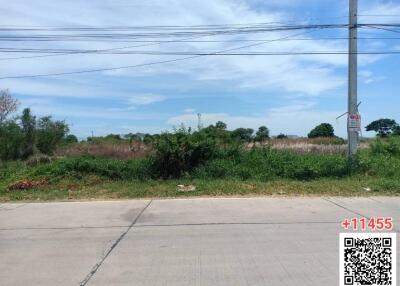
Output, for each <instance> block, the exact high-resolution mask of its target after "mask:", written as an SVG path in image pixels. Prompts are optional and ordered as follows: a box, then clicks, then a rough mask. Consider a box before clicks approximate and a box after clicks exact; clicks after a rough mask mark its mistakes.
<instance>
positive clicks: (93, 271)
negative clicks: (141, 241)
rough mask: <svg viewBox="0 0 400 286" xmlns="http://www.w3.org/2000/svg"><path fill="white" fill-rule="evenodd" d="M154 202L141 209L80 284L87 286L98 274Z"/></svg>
mask: <svg viewBox="0 0 400 286" xmlns="http://www.w3.org/2000/svg"><path fill="white" fill-rule="evenodd" d="M152 202H153V200H151V201H150V202H149V203H148V204H147V205H146V206H145V207H144V208H143V209H142V210H141V211H140V213H139V214H138V215H137V216H136V217H135V219H134V220H133V221H132V223H131V224H130V225H129V226H128V228H127V229H126V230H125V231H124V232H123V233H122V234H121V235H120V236H119V237H118V238H117V240H116V241H115V242H114V243H113V244H112V245H111V247H110V249H108V251H107V252H105V254H104V255H103V256H102V257H101V259H100V261H99V262H97V263H96V264H95V265H94V266H93V267H92V270H91V271H90V272H89V274H88V275H86V277H85V279H83V280H82V281H81V282H80V283H79V285H80V286H85V285H86V284H87V283H88V282H89V281H90V279H91V278H92V277H93V275H94V274H96V272H97V270H99V268H100V267H101V265H102V264H103V262H104V261H105V260H106V259H107V257H108V256H109V255H110V254H111V252H112V251H113V250H114V249H115V248H116V247H117V246H118V244H119V243H120V242H121V241H122V239H123V238H124V237H125V235H127V233H128V232H129V231H130V230H131V229H132V228H133V227H134V225H135V224H136V222H137V221H138V220H139V218H140V217H141V215H142V214H143V213H144V212H145V211H146V209H147V208H148V207H149V206H150V204H151V203H152Z"/></svg>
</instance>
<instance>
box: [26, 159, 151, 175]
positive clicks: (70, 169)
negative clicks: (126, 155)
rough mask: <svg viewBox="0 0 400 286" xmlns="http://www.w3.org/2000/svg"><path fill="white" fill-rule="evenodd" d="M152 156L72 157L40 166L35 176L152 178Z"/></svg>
mask: <svg viewBox="0 0 400 286" xmlns="http://www.w3.org/2000/svg"><path fill="white" fill-rule="evenodd" d="M151 166H152V161H151V159H150V158H146V159H136V160H126V161H120V160H113V159H100V158H95V157H90V156H82V157H70V158H64V159H60V160H56V161H53V162H51V163H50V164H48V165H42V166H39V167H38V168H37V169H36V170H35V172H34V175H35V176H45V177H50V178H64V177H75V178H80V177H82V176H83V175H85V174H92V175H97V176H100V177H104V178H107V179H111V180H134V179H138V180H144V179H150V178H152V173H151Z"/></svg>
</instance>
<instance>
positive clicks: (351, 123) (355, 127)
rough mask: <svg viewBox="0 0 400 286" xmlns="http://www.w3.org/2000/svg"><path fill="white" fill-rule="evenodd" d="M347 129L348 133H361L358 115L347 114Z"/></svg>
mask: <svg viewBox="0 0 400 286" xmlns="http://www.w3.org/2000/svg"><path fill="white" fill-rule="evenodd" d="M348 128H349V131H357V132H360V131H361V115H360V114H359V113H356V114H349V120H348Z"/></svg>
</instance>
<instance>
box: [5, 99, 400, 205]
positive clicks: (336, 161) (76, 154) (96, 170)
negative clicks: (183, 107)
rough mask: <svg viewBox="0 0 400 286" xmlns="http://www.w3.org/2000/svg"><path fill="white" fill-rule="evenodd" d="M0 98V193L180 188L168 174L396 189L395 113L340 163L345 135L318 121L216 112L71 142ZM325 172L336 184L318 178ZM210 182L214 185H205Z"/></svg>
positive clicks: (66, 194)
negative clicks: (231, 120)
mask: <svg viewBox="0 0 400 286" xmlns="http://www.w3.org/2000/svg"><path fill="white" fill-rule="evenodd" d="M4 98H6V99H7V104H4V105H3V106H5V108H3V109H4V110H5V112H3V116H2V117H1V116H0V118H3V119H1V120H2V121H1V122H0V159H1V160H0V200H9V199H33V198H42V199H55V198H58V199H59V198H64V199H65V198H70V197H71V196H72V197H73V198H86V197H90V196H92V195H94V196H95V197H96V196H97V197H98V196H99V192H100V191H102V192H103V193H105V194H107V196H108V197H140V196H150V195H152V194H153V195H157V196H170V195H179V193H177V192H176V190H175V189H174V188H173V186H175V187H176V184H177V182H191V183H194V184H196V185H198V186H200V188H198V189H200V193H196V194H198V195H207V194H209V195H216V194H218V195H221V194H250V193H255V194H267V193H268V194H269V193H275V192H274V191H273V190H272V189H271V188H272V186H275V187H276V186H277V184H278V185H279V184H283V185H282V186H281V187H280V188H278V189H281V190H283V191H282V192H288V191H290V192H293V191H294V190H295V186H298V188H299V189H302V190H303V192H305V193H307V191H306V190H307V187H306V186H309V188H310V192H312V193H323V192H324V189H321V190H320V191H319V192H318V191H317V187H318V186H320V187H321V188H326V189H328V190H331V191H332V192H334V193H335V194H336V193H339V194H340V193H341V189H345V190H346V192H347V191H349V190H351V188H352V187H354V188H361V187H362V188H365V190H364V191H360V192H361V193H365V192H369V190H374V191H377V192H378V191H379V192H389V193H390V194H400V136H397V135H396V134H397V133H396V132H397V131H396V130H397V129H396V128H397V125H396V124H395V122H394V121H393V122H392V121H390V122H389V121H387V120H386V121H385V122H386V123H387V122H389V123H393V124H394V125H392V127H391V128H392V129H391V133H390V134H389V133H388V134H386V135H385V136H382V134H379V130H380V129H377V130H378V131H377V132H378V135H379V136H378V138H377V139H374V140H372V141H371V142H369V143H368V142H367V143H363V148H362V150H361V151H360V152H359V154H358V155H357V158H356V159H355V160H354V161H352V163H351V164H349V161H348V160H347V158H346V156H345V154H344V150H345V146H346V145H345V141H344V140H343V139H341V138H338V137H336V136H335V135H334V130H333V127H332V126H331V125H329V124H326V123H323V124H321V125H319V126H317V127H316V128H314V129H313V130H312V131H311V132H310V134H309V137H310V138H309V139H304V138H303V139H289V138H288V137H287V136H286V135H284V134H280V135H279V136H277V138H270V134H269V129H268V128H267V127H266V126H261V127H260V128H259V129H258V130H257V131H256V132H254V130H253V129H250V128H238V129H235V130H232V131H230V130H228V129H227V125H226V124H225V123H224V122H217V123H216V124H215V125H210V126H208V127H206V128H202V129H201V130H196V131H192V130H191V129H190V128H185V127H184V126H181V127H180V128H178V129H176V130H174V132H172V133H163V134H156V135H150V134H141V133H137V134H132V133H130V134H127V135H118V134H110V135H107V136H104V137H93V136H92V137H89V138H88V139H87V140H86V141H82V142H78V138H77V137H76V136H74V135H72V134H69V128H68V125H67V124H66V123H65V122H63V121H57V120H53V119H52V118H51V117H42V118H36V117H35V116H34V115H32V113H31V111H30V110H29V109H25V110H23V112H22V114H21V116H18V117H15V118H10V114H11V113H12V111H13V110H15V109H16V106H17V102H13V101H12V99H10V97H4ZM0 107H1V105H0ZM0 113H1V110H0ZM381 123H382V122H381ZM381 123H379V124H378V123H377V124H375V125H376V126H378V125H379V126H381V125H382V124H383V123H382V124H381ZM317 147H318V148H317ZM54 155H56V156H54ZM213 182H214V183H213ZM222 182H225V185H224V184H223V183H222ZM328 182H331V183H332V184H336V186H330V187H327V184H328ZM174 184H175V185H174ZM118 186H119V187H120V188H121V190H118V189H117V188H118ZM129 186H130V187H131V190H132V191H131V190H130V189H129ZM137 186H142V188H143V191H141V190H139V189H138V187H137ZM211 186H213V187H216V188H218V190H213V191H211V190H209V189H206V188H207V187H211ZM248 186H256V187H248ZM288 186H290V187H288ZM230 187H231V188H236V189H230ZM336 187H337V188H341V189H335V188H336ZM18 188H21V190H20V191H19V190H18ZM100 189H102V190H100ZM133 190H134V191H133ZM112 192H115V195H113V194H112ZM121 192H122V193H121ZM360 192H355V194H359V193H360ZM77 194H79V195H77ZM346 194H347V193H346Z"/></svg>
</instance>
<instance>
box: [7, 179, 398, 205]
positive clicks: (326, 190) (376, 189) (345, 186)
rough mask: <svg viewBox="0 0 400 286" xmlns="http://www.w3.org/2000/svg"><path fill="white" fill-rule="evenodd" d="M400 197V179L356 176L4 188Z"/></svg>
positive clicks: (53, 196)
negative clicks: (189, 188)
mask: <svg viewBox="0 0 400 286" xmlns="http://www.w3.org/2000/svg"><path fill="white" fill-rule="evenodd" d="M178 184H193V185H195V186H196V191H194V192H190V193H186V192H180V191H178V189H177V185H178ZM377 195H379V196H382V195H388V196H398V195H400V182H399V180H396V179H376V178H370V177H363V176H358V177H352V178H344V179H318V180H313V181H308V182H304V181H303V182H302V181H295V180H274V181H271V182H259V181H251V180H250V181H240V180H232V179H224V180H201V179H194V180H179V181H178V180H167V181H156V180H151V181H136V180H135V181H110V180H101V179H100V178H97V177H93V176H90V177H87V178H85V180H76V181H60V182H58V183H57V184H53V185H50V186H47V187H44V188H42V189H37V190H26V191H8V190H6V189H4V188H1V189H0V201H1V202H18V201H19V202H22V201H67V200H109V199H138V198H179V197H194V196H195V197H226V196H238V197H240V196H246V197H247V196H377Z"/></svg>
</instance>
